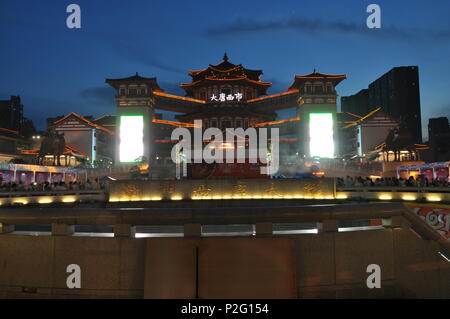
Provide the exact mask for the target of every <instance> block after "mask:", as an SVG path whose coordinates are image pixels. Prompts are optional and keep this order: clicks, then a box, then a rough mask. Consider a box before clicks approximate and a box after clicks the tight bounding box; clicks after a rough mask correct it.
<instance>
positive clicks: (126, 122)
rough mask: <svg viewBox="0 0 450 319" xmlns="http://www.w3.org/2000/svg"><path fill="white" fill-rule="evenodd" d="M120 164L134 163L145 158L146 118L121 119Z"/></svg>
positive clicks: (135, 116) (136, 116)
mask: <svg viewBox="0 0 450 319" xmlns="http://www.w3.org/2000/svg"><path fill="white" fill-rule="evenodd" d="M119 156H120V162H122V163H129V162H134V161H135V160H136V159H137V158H139V157H141V156H144V117H143V116H142V115H133V116H129V115H127V116H121V117H120V153H119Z"/></svg>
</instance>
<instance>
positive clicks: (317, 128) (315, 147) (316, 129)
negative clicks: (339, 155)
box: [309, 113, 334, 158]
mask: <svg viewBox="0 0 450 319" xmlns="http://www.w3.org/2000/svg"><path fill="white" fill-rule="evenodd" d="M309 143H310V144H309V150H310V156H311V157H325V158H333V157H334V139H333V114H332V113H311V114H309Z"/></svg>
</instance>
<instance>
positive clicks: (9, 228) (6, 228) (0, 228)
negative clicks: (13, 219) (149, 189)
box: [0, 223, 15, 234]
mask: <svg viewBox="0 0 450 319" xmlns="http://www.w3.org/2000/svg"><path fill="white" fill-rule="evenodd" d="M14 229H15V227H14V225H4V224H1V223H0V234H9V233H12V232H14Z"/></svg>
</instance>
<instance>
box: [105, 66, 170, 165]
mask: <svg viewBox="0 0 450 319" xmlns="http://www.w3.org/2000/svg"><path fill="white" fill-rule="evenodd" d="M106 83H108V84H109V85H111V86H112V87H113V88H114V89H116V92H117V94H116V99H115V101H116V105H117V113H116V114H117V123H116V126H117V135H118V136H117V138H116V151H115V158H116V161H115V162H116V165H120V164H126V163H133V162H136V161H138V160H143V161H146V162H150V161H151V159H152V158H153V153H154V148H153V147H152V146H153V143H152V142H151V141H152V135H153V134H152V126H153V122H152V121H153V118H154V108H155V101H154V97H153V92H163V90H162V89H161V88H160V87H159V85H158V83H157V82H156V78H145V77H142V76H140V75H139V74H138V73H137V72H136V75H133V76H130V77H127V78H120V79H106Z"/></svg>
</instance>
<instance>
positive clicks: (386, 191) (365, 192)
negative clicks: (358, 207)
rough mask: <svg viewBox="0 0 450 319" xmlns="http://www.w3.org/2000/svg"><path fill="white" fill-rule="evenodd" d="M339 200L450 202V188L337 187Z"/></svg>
mask: <svg viewBox="0 0 450 319" xmlns="http://www.w3.org/2000/svg"><path fill="white" fill-rule="evenodd" d="M336 194H337V195H336V197H337V198H341V199H343V198H345V199H355V200H361V199H363V200H386V201H389V200H401V201H428V202H450V187H393V186H370V187H343V186H340V187H337V189H336Z"/></svg>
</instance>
